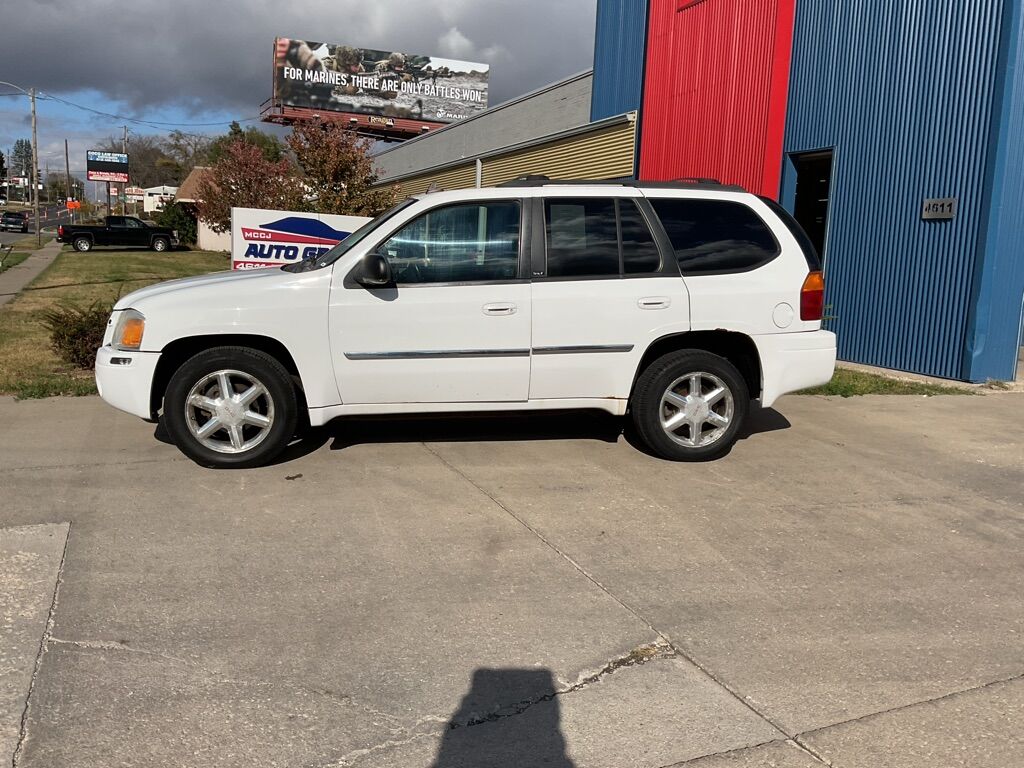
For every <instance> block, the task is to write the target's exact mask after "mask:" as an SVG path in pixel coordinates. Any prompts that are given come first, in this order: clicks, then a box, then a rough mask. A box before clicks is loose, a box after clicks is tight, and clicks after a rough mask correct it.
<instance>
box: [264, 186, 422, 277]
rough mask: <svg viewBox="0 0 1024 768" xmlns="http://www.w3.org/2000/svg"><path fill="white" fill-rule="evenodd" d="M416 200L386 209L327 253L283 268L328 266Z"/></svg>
mask: <svg viewBox="0 0 1024 768" xmlns="http://www.w3.org/2000/svg"><path fill="white" fill-rule="evenodd" d="M415 202H416V198H414V197H410V198H408V199H406V200H403V201H402V202H400V203H399V204H398V205H396V206H394V207H393V208H391V209H389V210H387V211H385V212H384V213H382V214H381V215H380V216H378V217H377V218H375V219H370V221H368V222H366V223H365V224H363V226H361V227H360V228H359V229H357V230H356V231H355V232H353V233H352V234H351V235H349V236H348V237H346V238H345V239H344V240H342V241H341V242H340V243H338V244H337V245H336V246H334V247H333V248H331V250H329V251H328V252H327V253H324V254H321V255H320V256H318V257H317V258H315V259H304V260H303V261H298V262H295V263H294V264H286V265H285V266H283V267H281V269H283V270H285V271H286V272H309V271H310V270H313V269H321V268H322V267H326V266H327V265H328V264H333V263H334V262H336V261H337V260H338V259H340V258H341V257H342V256H344V255H345V254H346V253H348V252H349V250H351V249H352V248H355V247H356V246H357V245H359V243H360V242H361V241H362V240H365V239H366V237H367V236H368V235H369V234H370V233H371V232H373V231H374V230H375V229H377V227H379V226H381V225H382V224H384V223H385V222H386V221H387V220H388V219H390V218H391V217H393V216H394V215H395V214H396V213H398V212H399V211H401V210H403V209H405V208H408V207H409V206H410V205H412V204H413V203H415Z"/></svg>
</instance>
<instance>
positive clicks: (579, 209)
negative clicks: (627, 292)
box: [544, 198, 619, 277]
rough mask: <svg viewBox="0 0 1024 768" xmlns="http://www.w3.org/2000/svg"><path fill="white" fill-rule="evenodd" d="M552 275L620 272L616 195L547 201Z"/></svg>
mask: <svg viewBox="0 0 1024 768" xmlns="http://www.w3.org/2000/svg"><path fill="white" fill-rule="evenodd" d="M544 209H545V219H546V221H547V238H548V241H547V243H548V269H547V274H548V277H599V276H602V275H618V274H619V238H618V233H617V231H616V226H615V200H614V199H612V198H589V199H576V198H565V199H563V198H554V199H549V200H547V201H545V203H544Z"/></svg>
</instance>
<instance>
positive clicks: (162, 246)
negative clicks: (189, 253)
mask: <svg viewBox="0 0 1024 768" xmlns="http://www.w3.org/2000/svg"><path fill="white" fill-rule="evenodd" d="M150 248H152V249H153V250H154V251H157V252H158V253H163V252H164V251H168V250H170V248H171V241H170V240H168V239H167V238H166V237H154V238H153V242H152V244H151V245H150Z"/></svg>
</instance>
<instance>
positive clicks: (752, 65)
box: [640, 0, 796, 199]
mask: <svg viewBox="0 0 1024 768" xmlns="http://www.w3.org/2000/svg"><path fill="white" fill-rule="evenodd" d="M795 2H796V0H696V1H695V0H651V10H650V23H649V32H648V38H647V70H646V78H645V82H644V97H643V115H642V122H641V138H640V178H642V179H647V180H652V181H668V180H671V179H677V178H681V177H692V176H699V177H710V178H715V179H720V180H721V181H723V182H726V183H730V184H742V185H743V186H744V187H746V188H747V189H749V190H750V191H751V192H757V193H759V194H763V195H768V196H770V197H772V198H776V199H777V198H778V195H779V182H780V178H781V174H782V141H783V133H784V131H785V120H786V97H787V93H788V90H789V65H790V57H791V55H792V42H793V15H794V8H795Z"/></svg>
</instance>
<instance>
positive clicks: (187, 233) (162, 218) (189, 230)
mask: <svg viewBox="0 0 1024 768" xmlns="http://www.w3.org/2000/svg"><path fill="white" fill-rule="evenodd" d="M156 223H157V224H158V225H159V226H161V227H170V228H171V229H173V230H176V231H177V233H178V240H180V241H181V243H182V244H183V245H195V244H196V239H197V237H198V234H199V233H198V225H197V224H196V217H195V216H193V215H192V213H191V212H190V211H189V210H188V209H187V208H186V207H185V206H184V205H182V204H181V203H165V204H164V207H163V208H162V209H161V210H160V211H158V212H157V214H156Z"/></svg>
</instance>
